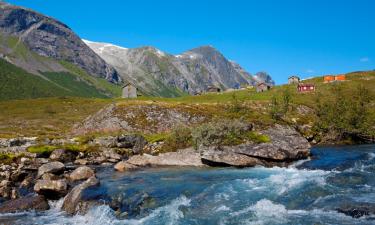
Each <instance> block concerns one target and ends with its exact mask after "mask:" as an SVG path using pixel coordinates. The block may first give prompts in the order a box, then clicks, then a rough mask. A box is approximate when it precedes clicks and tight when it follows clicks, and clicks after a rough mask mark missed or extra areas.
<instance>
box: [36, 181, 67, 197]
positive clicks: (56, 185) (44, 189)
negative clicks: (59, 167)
mask: <svg viewBox="0 0 375 225" xmlns="http://www.w3.org/2000/svg"><path fill="white" fill-rule="evenodd" d="M67 190H68V184H67V182H66V180H65V179H60V180H38V181H37V182H36V184H35V185H34V191H35V192H36V193H38V194H41V195H44V196H45V197H46V198H48V199H59V198H60V197H62V196H64V195H65V194H66V192H67Z"/></svg>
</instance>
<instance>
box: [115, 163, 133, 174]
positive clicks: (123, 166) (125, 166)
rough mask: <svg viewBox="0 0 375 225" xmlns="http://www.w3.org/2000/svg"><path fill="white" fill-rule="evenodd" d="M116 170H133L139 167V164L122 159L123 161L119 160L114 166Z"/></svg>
mask: <svg viewBox="0 0 375 225" xmlns="http://www.w3.org/2000/svg"><path fill="white" fill-rule="evenodd" d="M114 168H115V170H117V171H119V172H125V171H132V170H136V169H138V166H135V165H132V164H130V163H128V162H126V161H121V162H118V163H117V164H116V165H115V166H114Z"/></svg>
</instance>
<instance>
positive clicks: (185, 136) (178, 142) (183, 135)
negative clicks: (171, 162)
mask: <svg viewBox="0 0 375 225" xmlns="http://www.w3.org/2000/svg"><path fill="white" fill-rule="evenodd" d="M190 146H192V135H191V130H190V129H189V128H188V127H186V126H178V127H175V128H174V129H173V130H172V132H171V133H170V134H169V135H168V136H167V137H166V138H165V140H164V145H163V147H162V149H161V152H173V151H176V150H178V149H184V148H188V147H190Z"/></svg>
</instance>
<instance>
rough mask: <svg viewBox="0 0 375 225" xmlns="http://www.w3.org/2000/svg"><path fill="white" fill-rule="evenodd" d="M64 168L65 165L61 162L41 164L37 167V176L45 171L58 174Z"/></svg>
mask: <svg viewBox="0 0 375 225" xmlns="http://www.w3.org/2000/svg"><path fill="white" fill-rule="evenodd" d="M64 169H65V165H64V164H63V163H61V162H50V163H46V164H43V165H42V166H41V167H39V169H38V175H37V176H38V177H41V176H42V175H43V174H45V173H53V174H58V173H62V172H63V171H64Z"/></svg>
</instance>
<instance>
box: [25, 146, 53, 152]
mask: <svg viewBox="0 0 375 225" xmlns="http://www.w3.org/2000/svg"><path fill="white" fill-rule="evenodd" d="M56 149H58V147H57V146H51V145H37V146H31V147H29V148H27V151H28V152H30V153H37V154H50V153H51V152H53V151H54V150H56Z"/></svg>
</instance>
